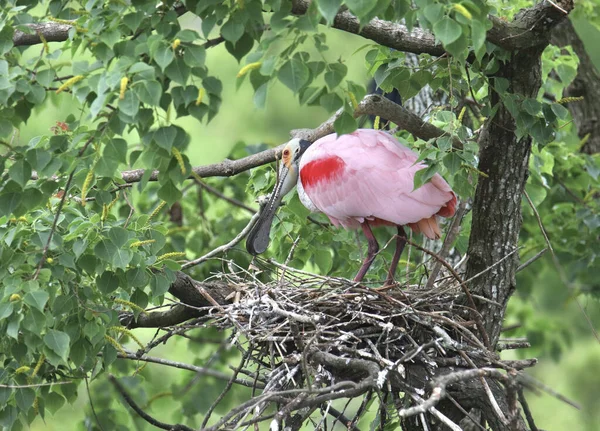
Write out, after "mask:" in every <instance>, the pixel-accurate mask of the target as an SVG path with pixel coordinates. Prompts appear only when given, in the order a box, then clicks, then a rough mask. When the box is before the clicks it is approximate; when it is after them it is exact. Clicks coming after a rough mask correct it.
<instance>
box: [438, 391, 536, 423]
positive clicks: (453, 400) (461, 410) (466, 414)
mask: <svg viewBox="0 0 600 431" xmlns="http://www.w3.org/2000/svg"><path fill="white" fill-rule="evenodd" d="M446 398H448V399H449V400H450V402H451V403H452V404H454V405H455V406H456V408H457V409H458V410H460V412H461V413H462V414H463V415H465V417H467V418H469V420H470V421H471V422H472V423H473V425H475V426H476V427H477V428H479V429H480V430H482V431H487V430H486V429H485V428H484V427H482V426H481V424H480V423H479V422H478V421H477V420H476V419H475V418H474V417H473V416H471V414H470V413H469V412H468V411H466V410H465V409H464V408H463V406H461V405H460V404H459V402H458V401H456V400H455V399H454V397H453V396H452V395H450V394H446ZM532 431H533V430H532Z"/></svg>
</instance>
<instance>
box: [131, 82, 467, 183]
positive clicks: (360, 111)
mask: <svg viewBox="0 0 600 431" xmlns="http://www.w3.org/2000/svg"><path fill="white" fill-rule="evenodd" d="M341 113H342V111H341V110H339V111H338V112H336V113H335V114H334V115H333V116H332V117H331V118H329V119H328V120H327V121H325V122H324V123H323V124H321V125H320V126H319V127H317V128H316V129H296V130H292V132H291V134H292V135H293V136H294V137H296V138H302V139H306V140H308V141H311V142H314V141H316V140H317V139H319V138H322V137H323V136H326V135H329V134H330V133H333V132H334V127H333V123H334V122H335V120H336V119H337V118H338V117H339V116H340V115H341ZM362 115H379V116H380V117H385V118H387V119H389V120H390V121H392V122H394V123H396V124H397V125H398V126H399V127H400V128H401V129H403V130H406V131H407V132H409V133H410V134H412V135H413V136H415V137H416V138H420V139H423V140H425V141H427V140H429V139H432V138H437V137H439V136H442V135H444V134H446V132H444V131H443V130H442V129H440V128H438V127H436V126H434V125H433V124H430V123H427V122H425V121H423V120H422V119H421V118H420V117H418V116H417V115H415V114H413V113H412V112H410V111H409V110H408V109H406V108H404V107H403V106H400V105H398V104H396V103H394V102H392V101H391V100H389V99H387V98H385V97H382V96H380V95H378V94H369V95H367V96H365V98H364V99H363V100H362V101H361V102H360V103H359V104H358V106H357V108H356V110H355V112H354V117H360V116H362ZM284 146H285V144H282V145H279V146H278V147H275V148H271V149H269V150H265V151H261V152H260V153H256V154H252V155H251V156H247V157H243V158H241V159H238V160H229V159H225V160H223V161H222V162H220V163H214V164H212V165H205V166H196V167H194V168H192V170H193V172H194V174H193V175H190V177H189V178H190V179H193V178H195V177H196V176H199V177H201V178H209V177H231V176H233V175H237V174H239V173H242V172H245V171H247V170H249V169H252V168H256V167H258V166H262V165H266V164H267V163H271V162H273V161H275V160H276V158H279V157H280V155H281V151H282V150H283V148H284ZM453 146H454V147H455V148H462V143H461V142H460V141H459V140H458V139H454V141H453ZM144 172H145V170H144V169H134V170H131V171H124V172H122V173H121V177H122V178H123V180H124V181H125V182H126V183H135V182H139V181H141V180H142V177H143V175H144ZM158 175H159V172H158V171H153V172H152V174H151V175H150V178H149V181H157V180H158Z"/></svg>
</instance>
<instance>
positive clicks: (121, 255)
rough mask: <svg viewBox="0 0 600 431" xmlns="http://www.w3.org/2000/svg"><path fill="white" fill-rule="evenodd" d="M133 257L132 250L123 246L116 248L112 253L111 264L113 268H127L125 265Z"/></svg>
mask: <svg viewBox="0 0 600 431" xmlns="http://www.w3.org/2000/svg"><path fill="white" fill-rule="evenodd" d="M131 259H133V252H132V251H131V250H127V249H124V248H118V249H117V250H116V251H115V253H114V254H113V255H112V259H111V264H112V266H113V267H115V268H121V269H123V270H124V269H127V265H129V262H131Z"/></svg>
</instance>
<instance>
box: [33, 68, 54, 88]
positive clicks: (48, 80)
mask: <svg viewBox="0 0 600 431" xmlns="http://www.w3.org/2000/svg"><path fill="white" fill-rule="evenodd" d="M55 77H56V72H55V71H54V69H45V70H40V71H39V72H37V73H36V74H35V80H36V81H37V82H39V83H40V84H41V85H43V86H44V87H50V86H51V85H52V83H53V82H54V78H55Z"/></svg>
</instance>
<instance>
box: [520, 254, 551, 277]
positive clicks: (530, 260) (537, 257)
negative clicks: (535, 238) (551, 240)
mask: <svg viewBox="0 0 600 431" xmlns="http://www.w3.org/2000/svg"><path fill="white" fill-rule="evenodd" d="M547 251H548V248H545V249H543V250H541V251H539V252H537V253H536V255H535V256H533V257H532V258H530V259H527V261H526V262H525V263H522V264H521V265H519V267H518V268H517V272H520V271H523V270H524V269H525V268H527V267H528V266H529V265H531V264H532V263H533V262H535V261H536V260H538V259H539V258H540V257H542V256H543V255H544V253H546V252H547Z"/></svg>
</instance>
